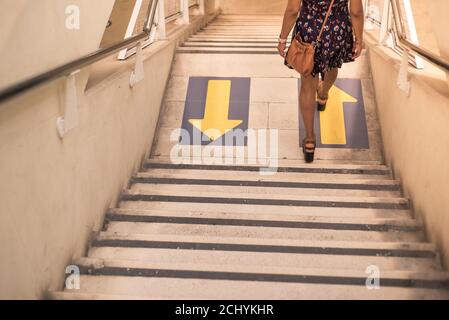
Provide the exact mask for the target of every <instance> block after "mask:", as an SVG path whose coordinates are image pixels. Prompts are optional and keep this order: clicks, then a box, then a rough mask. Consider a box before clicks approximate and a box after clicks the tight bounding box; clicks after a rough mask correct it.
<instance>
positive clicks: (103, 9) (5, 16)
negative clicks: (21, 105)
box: [0, 0, 114, 88]
mask: <svg viewBox="0 0 449 320" xmlns="http://www.w3.org/2000/svg"><path fill="white" fill-rule="evenodd" d="M113 4H114V0H97V1H92V0H57V1H55V0H39V1H30V0H2V1H0V26H1V28H0V74H1V76H0V88H2V87H4V86H6V85H8V84H12V83H15V82H17V81H19V80H23V79H26V78H28V77H31V76H33V75H35V74H37V73H39V72H43V71H46V70H48V69H50V68H52V67H56V66H58V65H61V64H63V63H65V62H68V61H70V60H73V59H75V58H78V57H80V56H82V55H84V54H87V53H89V52H91V51H93V50H96V49H98V48H99V45H100V41H101V38H102V36H103V32H104V29H105V26H106V24H107V21H108V18H109V15H110V13H111V10H112V6H113ZM68 5H77V6H78V7H79V8H80V22H81V24H80V30H69V29H67V28H66V18H67V15H66V13H65V10H66V8H67V6H68Z"/></svg>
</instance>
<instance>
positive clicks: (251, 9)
mask: <svg viewBox="0 0 449 320" xmlns="http://www.w3.org/2000/svg"><path fill="white" fill-rule="evenodd" d="M287 2H288V1H287V0H220V7H221V9H222V10H223V14H267V15H283V14H284V11H285V8H286V7H287Z"/></svg>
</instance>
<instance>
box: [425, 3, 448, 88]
mask: <svg viewBox="0 0 449 320" xmlns="http://www.w3.org/2000/svg"><path fill="white" fill-rule="evenodd" d="M427 4H428V10H429V15H430V18H431V21H432V24H433V30H434V32H435V36H436V38H437V43H438V47H439V49H440V55H441V56H442V57H444V58H445V59H446V60H447V61H449V41H448V36H447V30H448V16H447V14H448V12H449V1H447V0H432V1H428V3H427ZM447 80H448V85H449V74H447Z"/></svg>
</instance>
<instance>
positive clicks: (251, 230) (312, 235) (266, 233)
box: [107, 221, 425, 242]
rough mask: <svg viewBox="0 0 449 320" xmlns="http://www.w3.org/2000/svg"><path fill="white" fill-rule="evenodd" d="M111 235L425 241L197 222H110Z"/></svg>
mask: <svg viewBox="0 0 449 320" xmlns="http://www.w3.org/2000/svg"><path fill="white" fill-rule="evenodd" d="M107 231H109V232H117V233H139V234H141V233H144V234H153V235H185V236H194V235H201V236H206V237H220V238H223V237H232V238H234V237H240V238H241V237H248V238H267V239H268V238H271V239H285V240H294V239H297V240H308V241H331V240H334V241H368V242H373V241H374V242H379V241H389V242H421V241H424V239H425V238H424V234H423V232H422V231H406V230H399V231H396V230H393V231H376V230H373V231H367V230H345V229H324V228H319V226H314V227H303V226H299V227H297V226H295V227H286V226H270V227H268V226H265V225H263V226H260V225H256V226H248V225H227V224H218V223H217V224H210V223H209V222H208V221H203V223H201V222H198V221H193V222H189V223H185V222H183V223H179V222H177V221H174V222H158V223H147V222H134V221H109V222H108V223H107Z"/></svg>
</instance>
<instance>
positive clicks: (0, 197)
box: [0, 1, 204, 299]
mask: <svg viewBox="0 0 449 320" xmlns="http://www.w3.org/2000/svg"><path fill="white" fill-rule="evenodd" d="M96 2H97V1H95V3H96ZM98 2H100V1H98ZM53 3H54V2H53ZM89 3H93V2H91V1H89ZM19 9H23V8H22V7H20V8H19ZM53 12H54V11H53ZM101 16H103V14H101ZM104 16H105V17H106V16H108V15H106V14H104ZM106 19H107V18H106ZM35 22H36V19H35ZM203 23H204V19H201V18H195V19H194V21H193V22H192V24H191V25H189V26H179V27H178V29H177V30H176V32H174V35H169V40H168V41H161V42H157V43H155V44H153V45H152V46H150V47H148V48H146V49H145V50H144V55H145V79H144V80H143V81H142V82H140V83H138V84H137V85H136V86H135V87H134V88H133V89H130V87H129V79H130V75H131V70H132V66H133V62H134V58H131V59H130V60H128V61H127V62H125V63H122V62H117V70H116V71H115V72H113V73H112V74H111V76H109V77H107V78H105V79H104V80H103V81H101V82H99V83H97V84H96V85H95V86H93V87H91V88H89V91H87V92H85V91H84V88H85V84H86V81H87V78H88V76H89V73H88V72H89V70H83V71H82V72H81V73H80V74H79V75H78V76H77V81H76V86H77V90H78V99H79V125H78V127H76V128H75V129H73V130H72V131H70V132H69V133H68V134H67V136H66V137H65V138H64V139H63V140H61V139H60V138H59V135H58V133H57V130H56V119H57V118H58V117H59V116H61V115H62V114H61V112H62V109H63V105H62V103H61V102H62V100H63V90H62V89H63V83H62V81H55V82H53V83H50V84H48V85H45V86H43V87H41V88H38V89H36V90H33V91H31V92H29V93H26V94H24V95H22V96H20V97H19V98H17V99H15V100H11V101H9V102H7V103H4V104H2V105H0V155H1V157H0V203H1V206H0V244H1V245H0V299H5V298H8V299H36V298H42V297H44V296H45V293H46V292H47V291H48V290H55V289H61V288H62V285H63V283H64V277H65V274H64V271H65V268H66V266H67V265H68V264H69V263H70V262H71V261H73V259H76V258H77V257H80V256H81V255H83V254H84V253H85V252H84V251H85V249H86V247H87V243H88V239H89V236H90V235H91V233H92V231H96V230H97V231H98V230H99V229H100V228H101V226H102V221H103V218H104V214H105V213H106V211H107V209H108V208H109V207H110V206H115V205H116V201H117V198H118V196H119V195H120V192H121V191H122V189H124V188H125V187H126V185H127V183H128V181H129V178H130V177H131V175H132V174H133V173H134V172H136V171H137V170H138V169H139V167H140V165H141V162H142V160H143V159H144V157H146V156H147V155H148V153H149V151H150V147H151V144H152V139H153V136H154V132H155V128H156V124H157V120H158V115H159V110H160V107H161V102H162V99H163V94H164V91H165V86H166V83H167V80H168V77H169V72H170V67H171V63H172V58H173V55H174V51H175V46H176V43H177V41H178V40H179V38H182V37H185V36H187V35H188V34H190V33H191V32H192V30H193V29H196V30H197V29H198V28H200V26H202V25H203ZM102 29H104V26H103V27H102ZM101 31H103V30H101ZM101 34H102V32H98V36H99V37H97V33H95V34H94V36H93V38H95V39H94V40H95V41H94V40H92V39H89V40H86V41H87V42H89V43H90V42H92V45H90V46H89V45H87V44H86V46H85V48H86V50H87V48H95V47H96V46H97V45H98V43H99V41H100V40H101ZM58 41H59V40H58V39H57V38H55V39H54V42H52V43H51V46H50V48H56V47H57V44H58ZM83 41H84V40H83ZM94 42H95V43H96V45H94V44H93V43H94ZM26 45H27V43H21V44H17V45H16V46H17V47H19V46H26ZM28 48H29V46H28ZM72 49H73V48H72ZM73 50H74V49H73ZM37 51H38V52H41V51H42V52H44V51H46V52H51V50H49V49H48V47H47V48H39V50H37ZM69 51H70V50H67V54H65V58H68V57H69V56H73V55H75V56H76V54H74V52H69ZM74 51H75V52H76V53H80V51H78V49H77V50H74ZM64 52H65V51H64ZM53 58H54V57H53ZM65 58H64V59H65ZM20 59H21V57H20V56H18V57H17V59H15V58H14V57H13V56H10V60H9V63H11V64H14V63H18V62H19V61H18V60H20ZM39 59H41V57H40V58H39ZM42 59H43V60H45V59H44V58H42ZM47 60H48V61H47ZM47 60H46V63H45V64H46V65H51V64H54V62H53V60H50V59H47ZM60 61H63V60H60ZM108 61H109V60H108ZM104 62H106V61H103V62H100V64H101V63H104ZM108 63H109V62H108ZM36 65H37V64H36ZM32 66H33V65H30V68H31V69H32ZM24 70H25V69H24ZM34 71H37V70H34Z"/></svg>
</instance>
